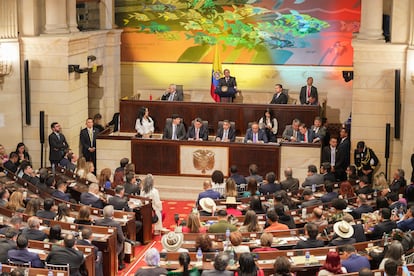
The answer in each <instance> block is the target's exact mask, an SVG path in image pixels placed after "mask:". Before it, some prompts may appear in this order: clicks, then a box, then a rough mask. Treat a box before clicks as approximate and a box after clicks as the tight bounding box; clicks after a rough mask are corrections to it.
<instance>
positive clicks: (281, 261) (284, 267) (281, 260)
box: [273, 256, 293, 276]
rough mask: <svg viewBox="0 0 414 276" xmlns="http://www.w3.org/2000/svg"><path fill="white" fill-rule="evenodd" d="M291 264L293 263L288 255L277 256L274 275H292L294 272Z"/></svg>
mask: <svg viewBox="0 0 414 276" xmlns="http://www.w3.org/2000/svg"><path fill="white" fill-rule="evenodd" d="M291 266H292V265H291V263H290V261H289V259H288V258H287V257H285V256H281V257H277V258H276V259H275V263H274V264H273V268H274V270H275V273H274V274H273V276H292V275H293V274H292V273H291V272H290V269H291Z"/></svg>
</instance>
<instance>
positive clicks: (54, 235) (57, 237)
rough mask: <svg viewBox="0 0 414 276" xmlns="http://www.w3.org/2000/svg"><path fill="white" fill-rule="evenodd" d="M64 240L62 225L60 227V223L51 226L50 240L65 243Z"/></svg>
mask: <svg viewBox="0 0 414 276" xmlns="http://www.w3.org/2000/svg"><path fill="white" fill-rule="evenodd" d="M62 241H63V238H62V227H60V225H59V224H56V225H53V226H51V227H50V230H49V236H48V242H51V243H58V244H63V243H62Z"/></svg>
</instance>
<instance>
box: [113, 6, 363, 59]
mask: <svg viewBox="0 0 414 276" xmlns="http://www.w3.org/2000/svg"><path fill="white" fill-rule="evenodd" d="M115 5H116V6H115V17H116V23H117V25H118V26H119V27H122V28H123V29H124V32H123V34H122V50H121V55H122V60H123V61H137V62H194V63H211V62H212V61H213V56H214V49H215V45H218V46H219V49H220V54H221V60H222V62H223V63H236V64H278V65H282V64H283V65H315V66H319V65H321V66H352V56H353V50H352V46H351V40H352V36H353V33H355V32H358V30H359V26H360V15H361V12H360V0H117V1H116V4H115Z"/></svg>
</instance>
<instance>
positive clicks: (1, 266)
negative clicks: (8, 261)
mask: <svg viewBox="0 0 414 276" xmlns="http://www.w3.org/2000/svg"><path fill="white" fill-rule="evenodd" d="M1 272H3V264H2V263H0V273H1Z"/></svg>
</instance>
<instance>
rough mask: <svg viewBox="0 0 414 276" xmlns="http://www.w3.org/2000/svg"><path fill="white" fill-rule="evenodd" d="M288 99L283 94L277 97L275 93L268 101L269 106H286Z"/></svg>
mask: <svg viewBox="0 0 414 276" xmlns="http://www.w3.org/2000/svg"><path fill="white" fill-rule="evenodd" d="M287 102H288V97H287V95H286V94H285V93H283V92H282V93H280V95H279V97H278V96H277V93H275V94H274V95H273V97H272V100H271V101H270V103H271V104H287Z"/></svg>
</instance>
